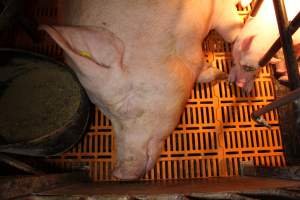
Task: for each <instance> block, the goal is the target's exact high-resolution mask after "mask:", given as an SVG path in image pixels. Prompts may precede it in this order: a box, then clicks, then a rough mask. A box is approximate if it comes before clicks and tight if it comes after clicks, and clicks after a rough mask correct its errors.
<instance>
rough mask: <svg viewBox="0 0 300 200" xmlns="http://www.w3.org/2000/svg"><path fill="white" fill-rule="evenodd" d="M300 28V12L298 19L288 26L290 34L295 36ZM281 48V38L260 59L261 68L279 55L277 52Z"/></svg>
mask: <svg viewBox="0 0 300 200" xmlns="http://www.w3.org/2000/svg"><path fill="white" fill-rule="evenodd" d="M299 27H300V12H298V14H297V15H296V17H295V18H294V19H293V20H292V21H291V23H290V25H289V26H288V32H289V33H290V34H291V35H293V34H294V33H295V32H296V31H297V30H298V28H299ZM280 48H281V43H280V37H279V38H277V40H276V41H275V42H274V44H273V45H272V46H271V48H270V49H269V50H268V51H267V53H266V54H265V55H264V56H263V57H262V58H261V59H260V61H259V66H261V67H263V66H265V65H266V64H267V63H268V62H269V61H270V60H271V58H272V57H273V56H274V55H275V54H276V53H277V51H278V50H279V49H280Z"/></svg>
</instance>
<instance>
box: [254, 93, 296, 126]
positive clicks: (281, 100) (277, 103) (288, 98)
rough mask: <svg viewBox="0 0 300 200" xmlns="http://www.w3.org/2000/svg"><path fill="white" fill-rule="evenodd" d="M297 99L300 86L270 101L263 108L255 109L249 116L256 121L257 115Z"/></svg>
mask: <svg viewBox="0 0 300 200" xmlns="http://www.w3.org/2000/svg"><path fill="white" fill-rule="evenodd" d="M297 99H300V88H297V89H296V90H293V91H291V92H289V93H288V94H287V95H285V96H283V97H281V98H279V99H277V100H275V101H273V102H272V103H270V104H268V105H266V106H264V107H263V108H261V109H259V110H256V111H254V112H253V113H252V115H251V117H252V119H253V120H255V121H256V119H257V118H259V116H261V115H263V114H265V113H267V112H269V111H271V110H273V109H275V108H278V107H280V106H283V105H285V104H288V103H290V102H293V101H295V100H297Z"/></svg>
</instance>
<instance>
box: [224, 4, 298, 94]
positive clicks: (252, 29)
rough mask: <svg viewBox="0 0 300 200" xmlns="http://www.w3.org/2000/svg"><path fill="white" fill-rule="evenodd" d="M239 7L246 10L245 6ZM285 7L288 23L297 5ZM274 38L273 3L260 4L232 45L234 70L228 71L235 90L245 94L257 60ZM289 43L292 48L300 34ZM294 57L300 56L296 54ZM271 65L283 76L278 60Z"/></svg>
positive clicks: (276, 27) (249, 89) (272, 61)
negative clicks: (237, 88)
mask: <svg viewBox="0 0 300 200" xmlns="http://www.w3.org/2000/svg"><path fill="white" fill-rule="evenodd" d="M248 3H249V1H248ZM243 5H244V6H246V5H247V3H245V4H243ZM285 5H286V9H287V13H288V18H289V20H292V19H293V18H294V17H295V15H296V14H297V13H298V12H299V11H300V1H293V0H286V1H285ZM278 37H279V31H278V26H277V20H276V16H275V11H274V6H273V1H271V0H266V1H263V3H262V5H261V7H260V9H259V11H258V13H257V15H256V16H255V17H250V18H248V20H247V22H246V23H245V25H244V27H243V29H242V31H241V32H240V34H239V36H238V38H237V39H236V41H235V42H234V45H233V49H232V58H233V62H234V67H233V68H232V69H231V70H230V73H229V77H228V78H229V81H230V82H235V83H236V85H237V86H238V87H241V88H243V89H244V90H245V91H246V92H248V93H249V92H250V91H251V90H252V88H253V82H254V79H255V76H256V74H257V72H258V70H259V64H258V63H259V60H260V59H261V58H262V57H263V56H264V54H265V53H266V52H267V51H268V50H269V48H270V47H271V46H272V44H273V43H274V42H275V41H276V39H277V38H278ZM293 39H294V43H295V44H297V43H299V42H300V31H297V32H296V33H295V34H294V37H293ZM296 53H297V51H296ZM297 54H300V51H298V53H297ZM271 63H273V64H277V72H280V73H284V72H285V71H286V70H285V68H284V65H282V63H280V61H279V60H276V59H272V60H271Z"/></svg>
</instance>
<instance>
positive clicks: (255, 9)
mask: <svg viewBox="0 0 300 200" xmlns="http://www.w3.org/2000/svg"><path fill="white" fill-rule="evenodd" d="M263 1H264V0H257V1H256V2H255V5H254V7H253V9H252V10H251V13H250V16H251V17H255V16H256V14H257V12H258V10H259V8H260V6H261V4H262V3H263ZM268 1H269V0H268Z"/></svg>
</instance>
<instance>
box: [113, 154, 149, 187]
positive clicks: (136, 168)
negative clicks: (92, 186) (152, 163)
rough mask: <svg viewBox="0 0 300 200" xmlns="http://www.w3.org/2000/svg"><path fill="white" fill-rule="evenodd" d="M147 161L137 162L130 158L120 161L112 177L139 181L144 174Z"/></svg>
mask: <svg viewBox="0 0 300 200" xmlns="http://www.w3.org/2000/svg"><path fill="white" fill-rule="evenodd" d="M146 165H147V160H145V159H142V160H138V158H136V157H132V158H130V159H129V160H122V161H119V163H118V164H117V165H116V167H115V169H114V171H113V173H112V175H113V176H114V177H115V178H117V179H120V180H125V181H126V180H135V179H139V178H141V177H142V176H144V175H145V173H146Z"/></svg>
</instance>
